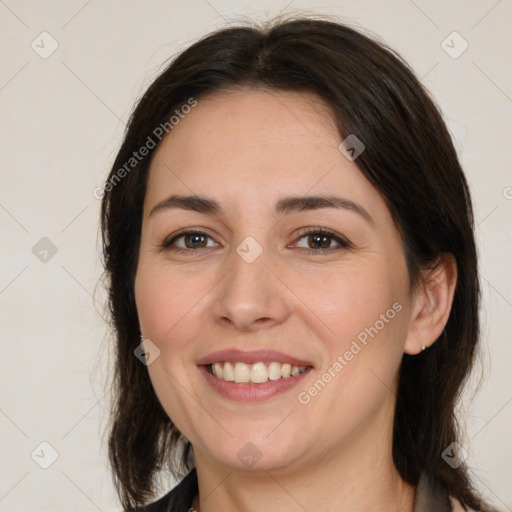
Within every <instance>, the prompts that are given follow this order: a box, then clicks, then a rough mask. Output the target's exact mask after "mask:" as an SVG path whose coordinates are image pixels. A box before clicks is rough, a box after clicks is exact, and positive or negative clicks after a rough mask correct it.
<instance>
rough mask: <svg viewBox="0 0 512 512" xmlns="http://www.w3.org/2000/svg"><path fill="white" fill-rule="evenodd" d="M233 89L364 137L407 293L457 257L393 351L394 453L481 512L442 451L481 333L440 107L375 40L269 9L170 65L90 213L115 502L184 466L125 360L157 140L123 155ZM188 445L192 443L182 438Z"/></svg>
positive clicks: (410, 478)
mask: <svg viewBox="0 0 512 512" xmlns="http://www.w3.org/2000/svg"><path fill="white" fill-rule="evenodd" d="M236 87H252V88H260V87H263V88H270V89H275V90H282V91H298V92H310V93H314V94H315V95H316V96H317V97H319V98H321V99H323V100H324V102H325V103H326V104H327V105H328V106H329V107H330V109H331V110H332V113H333V114H334V116H335V119H336V121H337V124H338V128H339V134H340V136H341V137H342V139H345V138H346V137H347V136H348V135H350V134H353V135H355V136H356V137H357V138H358V139H360V140H361V141H363V143H364V145H365V146H366V149H365V151H364V152H363V153H362V154H361V155H360V156H359V157H358V158H357V160H356V161H355V163H356V164H357V165H358V167H359V169H360V170H361V172H362V173H363V174H364V176H366V178H367V179H368V180H369V181H370V182H371V183H372V184H373V186H374V187H375V188H376V190H377V191H378V192H379V193H380V194H381V196H382V198H383V199H384V201H385V202H386V204H387V207H388V208H389V210H390V212H391V215H392V217H393V220H394V222H395V224H396V226H397V228H398V230H399V232H400V234H401V236H402V240H403V247H404V254H405V257H406V261H407V266H408V270H409V275H410V280H411V289H413V288H414V287H415V286H416V285H417V284H418V283H419V282H420V276H421V274H420V270H421V269H422V268H425V267H429V266H431V265H433V264H434V263H435V261H436V258H437V257H438V256H439V255H441V254H443V253H450V254H452V255H453V256H454V257H455V260H456V263H457V268H458V281H457V286H456V290H455V297H454V301H453V306H452V310H451V314H450V317H449V320H448V323H447V325H446V328H445V331H444V333H443V335H442V336H441V337H440V338H439V339H438V340H437V342H436V343H434V344H433V346H432V347H431V348H430V349H428V350H426V351H425V352H423V353H421V354H420V355H417V356H408V355H404V356H403V360H402V364H401V369H400V377H399V388H398V393H397V405H396V413H395V421H394V434H393V436H394V437H393V457H394V462H395V465H396V467H397V469H398V471H399V473H400V474H401V476H402V478H403V479H404V480H406V481H407V482H409V483H410V484H412V485H416V484H417V482H418V479H419V476H420V473H421V472H422V471H426V472H427V473H428V474H429V475H430V476H431V478H433V479H434V480H435V481H436V482H437V483H438V484H440V485H442V486H444V487H445V488H447V489H448V491H449V493H450V494H451V495H452V496H454V497H455V498H457V499H458V500H460V501H461V503H462V504H464V505H466V506H470V507H472V508H474V509H476V510H487V508H486V507H485V505H484V504H483V502H482V501H481V500H480V498H479V497H478V494H477V493H476V491H475V490H474V489H473V487H472V485H471V482H470V480H469V477H468V472H467V467H466V466H465V465H464V464H462V465H460V466H459V467H456V468H452V467H451V466H450V465H448V464H447V463H446V462H445V461H444V460H443V458H442V457H441V454H442V452H443V451H444V450H445V449H446V448H447V447H448V446H449V445H450V444H451V443H452V442H455V441H457V439H458V428H457V423H456V418H455V414H454V407H455V404H456V401H457V400H458V398H459V395H460V392H461V390H462V387H463V384H464V382H465V380H466V378H467V376H468V374H469V372H470V370H471V368H472V365H473V360H474V355H475V348H476V345H477V342H478V338H479V323H478V307H479V293H480V292H479V282H478V274H477V255H476V249H475V241H474V235H473V229H474V226H473V214H472V206H471V200H470V196H469V191H468V186H467V183H466V179H465V177H464V174H463V171H462V169H461V166H460V164H459V161H458V158H457V155H456V151H455V149H454V146H453V144H452V141H451V138H450V135H449V133H448V131H447V128H446V126H445V123H444V121H443V119H442V117H441V115H440V113H439V110H438V108H437V107H436V105H435V104H434V102H433V100H432V99H431V98H430V96H429V94H428V93H427V92H426V90H425V89H424V88H423V87H422V85H421V84H420V82H419V80H418V79H417V78H416V77H415V76H414V73H413V72H412V71H411V69H410V68H409V67H408V65H407V64H406V63H405V62H404V61H403V60H402V59H401V58H400V57H399V56H398V55H397V54H396V53H395V52H393V51H392V50H390V49H389V48H387V47H386V46H385V45H384V44H382V43H380V42H377V41H376V40H374V39H372V38H370V37H369V36H366V35H364V34H362V33H361V32H359V31H356V30H354V29H352V28H350V27H348V26H345V25H343V24H340V23H338V22H337V21H331V20H329V19H322V18H320V19H319V17H296V18H292V19H285V20H282V19H275V20H274V21H273V22H270V23H268V24H266V25H264V26H257V25H254V24H253V25H251V26H243V25H240V26H237V27H231V28H225V29H222V30H219V31H216V32H214V33H212V34H210V35H208V36H205V37H204V38H202V39H201V40H199V41H198V42H196V43H195V44H193V45H192V46H190V47H189V48H187V49H186V50H185V51H184V52H182V53H181V54H180V55H178V56H177V57H176V58H175V59H174V60H173V61H172V62H171V63H170V65H168V67H167V68H166V69H165V70H164V71H163V72H162V73H161V74H160V76H158V78H157V79H156V80H155V81H154V82H153V84H152V85H151V86H150V87H149V89H148V90H147V91H146V93H145V94H144V95H143V97H142V99H141V100H140V101H139V103H138V105H137V106H136V108H135V110H134V112H133V114H132V116H131V119H130V121H129V124H128V128H127V131H126V134H125V138H124V141H123V143H122V146H121V148H120V150H119V153H118V155H117V158H116V160H115V162H114V165H113V167H112V170H111V172H110V175H109V177H108V178H107V181H106V184H105V195H104V197H103V201H102V211H101V229H102V235H103V253H104V260H105V275H106V277H107V278H108V290H109V307H110V312H111V319H112V324H113V328H114V330H115V335H116V362H115V387H114V390H115V404H114V409H113V413H112V426H111V430H110V439H109V453H110V460H111V464H112V467H113V471H114V476H115V481H116V485H117V488H118V491H119V494H120V497H121V500H122V503H123V505H124V506H125V508H126V509H127V510H129V509H131V508H133V507H135V506H137V505H141V504H143V503H145V502H147V500H149V499H150V498H151V497H152V492H153V489H154V479H155V475H156V472H157V471H158V470H160V469H162V468H165V467H167V468H169V469H170V470H171V471H174V472H175V474H176V475H177V476H182V473H180V471H183V470H184V469H186V464H185V460H186V454H187V450H183V451H180V449H178V445H179V443H178V441H179V440H180V439H182V436H181V434H180V433H179V432H178V430H177V429H176V427H175V426H174V425H173V424H172V422H171V420H170V419H169V417H168V416H167V414H166V413H165V411H164V410H163V408H162V407H161V405H160V403H159V401H158V399H157V397H156V395H155V393H154V391H153V389H152V386H151V383H150V380H149V376H148V372H147V369H146V367H145V366H144V365H142V364H140V362H139V361H138V360H137V358H136V357H134V349H135V348H136V347H137V345H138V344H139V343H140V341H139V336H140V330H139V323H138V317H137V310H136V306H135V297H134V278H135V274H136V270H137V261H138V252H139V243H140V235H141V223H142V211H143V210H142V206H143V201H144V195H145V189H146V182H147V178H148V168H149V163H150V160H151V155H152V154H153V152H154V148H152V149H150V150H149V152H148V154H147V155H146V156H145V157H144V158H139V157H137V159H136V160H130V159H133V158H134V157H133V155H134V151H137V150H138V149H139V148H141V147H143V146H146V147H149V146H150V145H153V144H149V139H151V140H152V141H153V142H155V143H156V144H158V142H159V138H158V137H156V135H155V130H156V129H157V128H158V127H159V126H160V127H161V126H166V125H165V123H168V124H169V119H170V117H171V116H172V114H173V112H175V111H176V110H177V109H178V110H179V109H180V108H181V107H182V106H183V105H185V104H187V103H188V102H189V101H190V99H191V98H194V99H195V100H197V101H199V102H200V101H201V97H202V96H204V95H205V94H207V93H212V92H215V91H222V90H227V91H229V90H230V89H233V88H236ZM168 124H167V126H168ZM160 131H161V130H160ZM156 133H160V132H158V131H156ZM170 136H172V134H171V135H170ZM127 162H130V164H129V166H128V167H127ZM123 168H124V169H125V172H124V173H123V172H120V170H121V169H123ZM120 175H122V176H120ZM185 446H188V447H190V446H189V444H188V442H187V441H186V440H185ZM180 462H183V465H181V466H180Z"/></svg>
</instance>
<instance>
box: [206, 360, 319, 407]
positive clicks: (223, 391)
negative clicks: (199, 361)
mask: <svg viewBox="0 0 512 512" xmlns="http://www.w3.org/2000/svg"><path fill="white" fill-rule="evenodd" d="M199 369H200V370H201V373H202V374H203V375H204V377H205V379H206V382H208V384H210V386H211V387H212V388H213V389H214V390H215V391H216V392H217V393H219V394H220V395H222V396H224V397H225V398H229V399H230V400H236V401H239V402H259V401H262V400H267V399H269V398H272V397H274V396H277V395H280V394H281V393H285V392H286V391H288V390H290V389H292V388H293V387H294V386H296V385H297V384H299V383H300V382H301V381H302V379H303V378H304V377H305V376H306V375H308V374H309V372H310V371H311V370H312V368H306V369H305V370H304V371H303V372H302V373H301V374H300V375H296V376H295V377H288V378H281V379H278V380H269V381H267V382H263V383H261V384H252V383H250V382H247V383H245V382H244V383H240V384H237V383H236V382H228V381H227V380H224V379H219V378H218V377H215V375H212V374H211V373H210V372H209V371H208V370H207V368H206V366H200V367H199Z"/></svg>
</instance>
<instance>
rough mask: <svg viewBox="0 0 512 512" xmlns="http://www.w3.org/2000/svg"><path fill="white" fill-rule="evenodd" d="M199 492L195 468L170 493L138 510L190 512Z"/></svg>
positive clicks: (139, 511)
mask: <svg viewBox="0 0 512 512" xmlns="http://www.w3.org/2000/svg"><path fill="white" fill-rule="evenodd" d="M197 492H198V483H197V473H196V470H195V468H193V469H192V470H191V471H190V472H189V473H188V474H187V475H186V476H185V478H183V479H182V480H181V482H180V483H179V484H178V485H177V486H176V487H174V488H173V489H172V490H171V491H170V492H169V493H168V494H166V495H165V496H163V497H162V498H160V499H159V500H158V501H155V502H153V503H150V504H149V505H146V506H144V507H142V508H138V509H137V512H189V510H190V509H191V505H192V501H193V500H194V497H195V495H196V494H197Z"/></svg>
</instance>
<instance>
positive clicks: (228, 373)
mask: <svg viewBox="0 0 512 512" xmlns="http://www.w3.org/2000/svg"><path fill="white" fill-rule="evenodd" d="M217 364H220V363H217ZM222 372H223V375H222V378H223V379H224V380H227V381H228V382H233V381H234V380H235V372H234V371H233V366H232V365H231V363H224V368H223V370H222Z"/></svg>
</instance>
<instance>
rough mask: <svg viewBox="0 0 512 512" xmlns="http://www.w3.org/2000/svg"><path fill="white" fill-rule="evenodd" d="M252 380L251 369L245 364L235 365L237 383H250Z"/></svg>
mask: <svg viewBox="0 0 512 512" xmlns="http://www.w3.org/2000/svg"><path fill="white" fill-rule="evenodd" d="M250 380H251V369H250V368H249V366H247V365H246V364H245V363H236V364H235V382H249V381H250Z"/></svg>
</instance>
